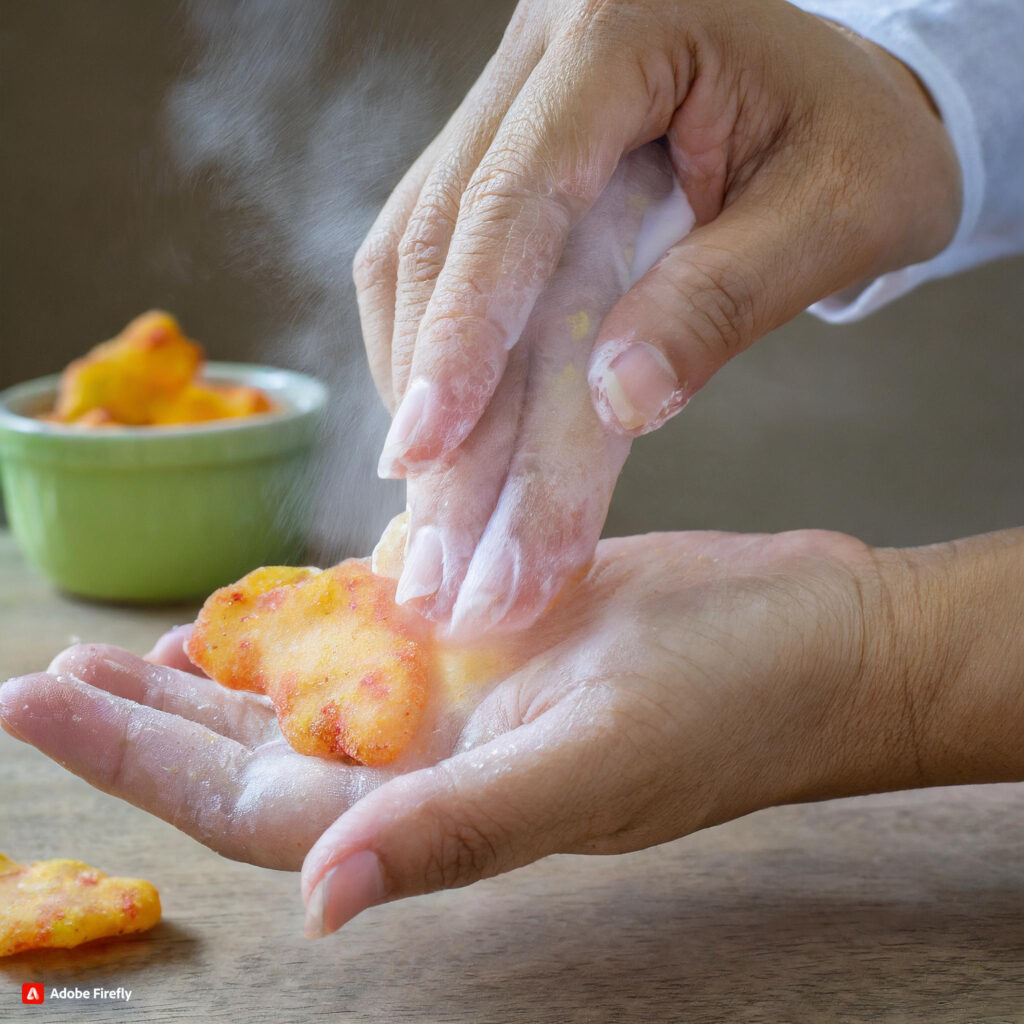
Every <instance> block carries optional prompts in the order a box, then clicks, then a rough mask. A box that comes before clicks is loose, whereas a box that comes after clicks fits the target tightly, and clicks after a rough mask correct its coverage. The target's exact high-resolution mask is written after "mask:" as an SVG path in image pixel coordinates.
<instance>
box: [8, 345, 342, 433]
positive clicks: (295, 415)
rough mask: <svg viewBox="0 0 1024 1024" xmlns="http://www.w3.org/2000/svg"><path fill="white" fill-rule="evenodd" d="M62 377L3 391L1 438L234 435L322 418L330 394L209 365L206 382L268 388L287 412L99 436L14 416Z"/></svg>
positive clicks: (305, 378)
mask: <svg viewBox="0 0 1024 1024" xmlns="http://www.w3.org/2000/svg"><path fill="white" fill-rule="evenodd" d="M60 376H61V375H60V374H59V373H51V374H47V375H46V376H44V377H35V378H33V379H32V380H27V381H22V382H21V383H19V384H13V385H12V386H11V387H9V388H6V389H5V390H3V391H0V432H9V433H15V434H34V435H38V436H46V437H52V438H55V439H56V438H74V440H75V441H76V442H78V443H89V442H92V441H103V442H104V443H106V444H117V443H129V442H135V443H137V442H139V441H140V440H143V439H146V440H151V441H160V440H164V439H167V440H170V439H171V438H179V437H196V436H202V435H208V434H209V435H215V434H225V433H234V432H241V431H245V430H253V429H257V428H261V427H266V426H270V425H271V424H284V423H289V422H294V421H296V420H301V419H304V418H306V417H308V416H309V415H311V414H316V413H318V412H320V410H322V409H323V407H324V406H325V405H326V403H327V398H328V394H329V392H328V388H327V385H326V384H325V383H324V382H323V381H322V380H320V379H319V378H317V377H313V376H311V375H310V374H308V373H301V372H300V371H298V370H286V369H283V368H281V367H277V366H269V365H267V364H264V363H235V362H207V363H205V364H204V365H203V368H202V377H203V378H208V379H212V380H216V381H218V382H222V381H227V382H231V383H235V384H239V385H243V386H246V387H262V388H264V389H267V390H269V391H271V397H272V398H275V399H278V400H279V401H281V402H283V403H285V408H281V409H274V410H272V411H270V412H264V413H255V414H253V415H251V416H238V417H233V418H225V419H219V420H205V421H202V422H199V423H182V424H174V425H170V426H110V427H103V428H102V429H98V430H90V429H83V428H82V427H79V426H75V425H74V424H73V423H52V422H49V421H47V420H40V419H37V418H36V417H35V416H26V415H23V414H22V413H18V412H14V411H13V410H12V409H11V408H10V406H11V403H12V402H17V401H24V400H26V399H32V398H39V397H41V396H43V395H45V394H46V393H47V392H48V391H52V392H54V393H55V392H56V390H57V385H58V382H59V381H60ZM275 379H276V380H277V381H278V382H280V383H279V384H278V388H279V389H280V394H277V393H275V392H274V388H273V382H274V380H275Z"/></svg>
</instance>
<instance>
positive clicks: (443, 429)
mask: <svg viewBox="0 0 1024 1024" xmlns="http://www.w3.org/2000/svg"><path fill="white" fill-rule="evenodd" d="M662 136H664V137H665V140H666V142H667V146H666V151H667V161H668V163H669V165H670V170H671V172H672V173H674V176H675V177H676V179H677V180H678V181H679V182H680V183H681V185H682V187H683V189H684V190H685V194H686V198H687V199H688V201H689V204H690V206H691V207H692V210H693V213H694V215H695V217H696V224H697V227H696V230H694V231H693V232H692V233H690V234H689V235H688V236H687V237H686V238H685V239H682V240H679V236H680V235H681V234H682V233H683V232H682V231H681V230H670V231H668V232H667V233H666V234H664V235H663V236H662V237H661V238H660V247H661V250H664V249H665V248H666V247H668V251H667V252H666V253H665V255H664V256H663V258H662V259H661V260H660V261H658V262H657V264H656V265H655V266H654V267H653V268H651V269H650V270H649V271H648V272H647V273H645V274H644V275H643V276H642V277H641V279H640V280H639V281H638V282H637V283H636V284H634V285H633V287H631V288H629V289H628V291H626V293H625V295H622V296H621V298H620V295H621V293H622V291H624V290H625V287H626V285H628V284H629V281H628V280H627V281H625V282H623V283H622V284H621V285H619V286H618V287H616V285H615V282H614V281H612V282H611V283H609V281H608V280H607V279H606V280H604V281H600V282H598V281H595V284H599V285H600V287H599V288H596V289H595V290H596V291H599V292H600V294H601V295H603V296H604V298H605V300H606V304H605V305H604V307H603V308H600V309H598V310H597V312H598V316H597V320H596V322H595V323H594V324H593V326H592V330H591V331H590V332H588V333H587V334H586V336H585V337H584V338H582V339H581V340H580V342H579V344H578V346H577V350H576V351H574V352H573V353H572V355H571V360H570V361H571V362H572V363H573V365H574V366H576V367H577V368H578V369H579V370H580V371H581V374H582V376H587V375H589V392H590V394H589V398H592V400H593V402H594V405H595V407H596V409H597V414H598V415H599V416H600V418H601V420H602V421H603V423H604V425H605V426H606V427H607V429H608V431H609V432H611V434H612V435H614V436H616V437H618V438H620V439H621V441H620V443H619V444H618V446H616V444H615V442H614V441H612V440H609V439H607V438H605V437H601V436H599V435H597V434H596V433H595V432H594V430H593V424H591V423H589V422H588V420H587V415H588V414H587V412H586V411H585V406H586V404H587V402H588V394H587V390H588V389H587V387H586V386H581V387H580V388H579V389H578V393H577V392H576V391H573V392H572V393H571V394H569V395H568V396H566V394H564V393H561V392H559V390H558V388H557V387H555V383H554V382H555V381H556V379H557V377H558V372H559V371H560V370H562V369H563V368H564V365H565V363H566V358H565V353H564V351H563V352H558V351H557V350H558V348H559V345H560V336H559V334H558V330H557V324H555V323H554V321H553V320H552V318H551V317H550V316H546V315H545V314H544V311H543V309H541V308H538V306H537V303H538V299H539V298H540V297H541V296H542V295H545V290H546V289H548V288H549V286H550V285H551V284H552V279H553V276H555V275H556V270H557V268H559V264H560V261H563V257H565V259H564V261H563V263H562V266H563V269H564V268H570V269H571V266H572V258H571V254H566V253H565V252H564V248H565V245H566V241H567V239H568V238H569V237H570V232H571V231H572V230H573V229H574V228H575V227H576V226H578V225H579V224H580V221H581V219H582V218H583V217H584V215H585V214H586V212H587V211H588V210H590V209H591V207H592V206H593V205H594V204H595V202H597V200H598V198H599V197H600V196H601V195H602V193H604V191H605V189H606V187H607V186H608V183H609V182H610V180H611V178H612V175H613V172H614V171H615V169H616V167H617V166H618V165H619V164H620V162H621V161H622V159H623V158H624V157H625V156H626V155H627V154H629V153H630V152H632V151H634V150H636V149H637V148H638V147H641V146H643V145H644V144H645V143H647V142H650V141H651V140H654V139H658V138H659V137H662ZM958 181H959V179H958V168H957V165H956V158H955V154H954V152H953V149H952V145H951V143H950V140H949V138H948V136H947V134H946V132H945V130H944V128H943V126H942V124H941V122H940V120H939V118H938V117H937V115H936V113H935V111H934V110H933V108H932V106H931V104H930V101H929V99H928V97H927V96H926V95H925V93H924V92H923V90H922V89H921V87H920V86H919V84H918V83H917V81H916V79H914V77H913V76H912V75H911V73H910V72H908V71H907V69H906V68H905V67H904V66H903V65H902V64H900V63H899V62H898V61H897V60H896V59H895V58H893V57H891V56H889V55H888V54H886V53H885V52H884V51H882V50H880V49H878V48H877V47H875V46H873V45H872V44H870V43H867V42H865V41H863V40H860V39H858V38H857V37H855V36H853V35H852V34H850V33H847V32H845V31H844V30H841V29H839V28H837V27H835V26H833V25H831V24H829V23H826V22H824V21H822V20H820V19H818V18H816V17H813V16H811V15H808V14H806V13H804V12H802V11H800V10H798V9H797V8H794V7H792V6H791V5H789V4H787V3H784V2H783V0H731V2H728V3H722V2H718V0H694V2H689V3H686V4H679V3H664V4H653V5H652V4H650V3H647V2H640V0H620V2H616V3H611V4H609V3H604V2H599V0H578V2H575V3H569V4H566V3H555V2H551V0H524V2H522V3H521V4H520V6H519V8H518V9H517V11H516V14H515V16H514V18H513V20H512V23H511V24H510V26H509V29H508V31H507V33H506V36H505V38H504V40H503V41H502V44H501V46H500V47H499V50H498V52H497V53H496V54H495V56H494V57H493V58H492V60H491V61H490V63H489V64H488V66H487V68H486V69H485V70H484V72H483V74H482V75H481V77H480V79H479V81H478V82H477V83H476V85H475V86H474V87H473V89H472V90H471V91H470V93H469V95H468V96H467V97H466V99H465V101H464V102H463V104H462V106H461V107H460V108H459V110H458V111H457V112H456V113H455V115H454V116H453V117H452V119H451V120H450V121H449V123H448V125H447V126H446V127H445V129H444V130H443V131H442V133H441V134H440V135H439V136H438V138H437V139H435V140H434V142H433V143H432V144H431V145H430V146H429V147H428V149H427V150H426V151H425V152H424V154H423V155H422V157H421V158H420V159H419V160H418V161H417V162H416V164H415V165H414V166H413V168H412V169H411V170H410V171H409V173H408V174H407V175H406V177H405V179H403V181H402V182H401V184H400V185H399V186H398V188H397V189H396V190H395V192H394V194H393V195H392V197H391V199H390V200H389V202H388V203H387V205H386V206H385V208H384V210H383V211H382V213H381V215H380V217H379V218H378V221H377V223H376V224H375V226H374V228H373V230H372V231H371V232H370V235H369V237H368V238H367V240H366V242H365V243H364V245H363V247H362V249H361V250H360V253H359V255H358V256H357V260H356V268H355V269H356V282H357V291H358V297H359V305H360V312H361V315H362V320H363V330H364V337H365V339H366V345H367V351H368V355H369V359H370V364H371V368H372V369H373V372H374V378H375V380H376V382H377V386H378V388H379V390H380V392H381V394H382V396H383V397H384V399H385V401H386V402H387V403H388V405H389V407H391V408H392V409H395V410H396V414H395V419H394V422H393V425H392V429H391V431H390V433H389V436H388V441H387V443H386V447H385V453H384V457H383V458H382V472H384V473H386V474H390V475H408V476H410V478H411V479H412V480H413V488H412V489H413V493H412V494H411V495H410V502H411V505H412V508H413V518H412V525H411V534H410V536H411V539H412V542H413V543H414V544H415V541H416V537H417V535H418V534H420V533H421V530H422V539H421V542H420V550H419V554H418V557H417V558H416V559H410V564H415V565H417V566H418V571H417V572H416V573H415V574H414V573H413V572H412V570H411V569H410V571H409V574H408V577H407V580H406V585H405V587H404V588H403V591H402V593H403V596H404V597H408V598H410V599H412V600H416V601H419V602H420V603H421V605H422V608H421V610H423V611H424V612H425V613H426V614H429V615H431V616H433V617H435V618H438V619H442V620H446V619H448V618H449V616H451V615H452V612H453V609H454V613H455V617H456V620H462V621H463V625H465V626H467V627H469V628H470V630H471V631H477V632H479V631H480V630H482V629H486V628H490V627H494V626H496V625H499V624H500V625H519V626H521V625H523V624H524V623H527V622H529V621H530V620H531V619H532V618H533V617H535V616H536V615H537V614H539V612H540V610H542V608H543V607H544V605H545V603H546V600H547V599H549V598H550V596H551V592H552V591H554V590H557V588H558V586H559V585H560V584H561V583H562V582H564V580H565V579H566V578H567V577H568V576H569V575H571V573H572V572H573V571H574V570H575V569H577V568H579V567H580V565H581V564H585V562H586V559H587V558H589V556H590V552H591V551H592V549H593V545H594V543H595V542H596V538H597V536H598V532H599V530H600V525H601V523H602V522H603V519H604V514H605V512H606V510H607V502H608V497H609V496H610V493H611V485H612V483H614V480H615V477H616V476H617V473H618V469H619V468H620V466H621V462H622V460H623V459H624V458H625V454H626V452H627V451H628V447H626V441H627V439H628V437H630V436H633V435H636V434H639V433H643V432H645V431H648V430H651V429H653V428H655V427H657V426H659V425H660V424H661V423H663V422H664V421H665V419H666V418H668V417H669V416H671V415H673V414H674V413H676V412H678V411H679V410H680V409H681V408H682V407H683V405H684V404H685V403H686V402H687V401H688V399H689V398H690V397H691V396H692V395H693V394H694V393H695V392H696V391H697V390H698V389H699V388H700V387H702V386H703V384H704V383H705V382H706V381H707V380H708V379H709V378H710V377H711V375H712V374H713V373H714V372H715V371H716V370H717V369H718V368H719V367H721V366H722V365H723V364H724V363H725V362H726V361H727V360H728V359H729V358H731V357H732V356H733V355H735V354H736V353H737V352H739V351H740V350H742V349H743V348H744V347H746V346H748V345H749V344H751V343H752V342H753V341H754V340H756V339H757V338H759V337H760V336H761V335H763V334H764V333H766V332H767V331H768V330H770V329H771V328H773V327H775V326H777V325H778V324H781V323H782V322H784V321H786V320H788V319H789V318H791V317H792V316H794V315H795V314H796V313H798V312H799V311H800V310H802V309H804V308H805V307H806V306H807V305H809V304H810V303H812V302H814V301H816V300H817V299H820V298H823V297H824V296H826V295H829V294H832V293H834V292H836V291H839V290H841V289H843V288H846V287H848V286H851V285H853V284H855V283H857V282H858V281H860V280H862V279H864V278H865V277H867V276H869V275H875V274H879V273H881V272H884V271H887V270H890V269H893V268H895V267H898V266H902V265H905V264H909V263H913V262H918V261H921V260H924V259H927V258H928V257H930V256H931V255H933V254H935V253H936V252H938V251H939V250H940V249H941V248H942V247H943V246H944V245H945V244H946V243H947V242H948V241H949V239H950V238H951V237H952V234H953V231H954V228H955V224H956V220H957V216H958V212H959V187H958ZM604 201H605V203H606V205H607V206H609V207H610V208H615V207H616V202H621V197H620V199H619V200H618V201H611V200H604ZM590 223H591V225H593V223H594V221H593V220H591V221H590ZM649 227H651V228H652V229H656V225H649ZM583 230H585V226H584V228H583ZM629 230H634V231H635V226H632V227H629ZM655 235H656V231H655ZM620 237H621V236H620ZM672 242H675V243H676V244H672V245H669V243H672ZM627 244H632V243H631V242H627ZM591 256H592V259H591V261H590V268H599V267H600V262H601V258H602V257H603V251H602V250H600V249H595V250H594V251H593V252H592V253H591ZM607 258H608V261H609V267H608V269H607V271H606V278H607V276H608V275H611V277H612V278H614V275H615V267H614V263H615V261H616V259H617V254H616V253H615V252H614V251H612V252H610V253H609V254H608V257H607ZM578 280H579V275H577V276H576V277H575V278H570V283H572V282H578ZM562 293H563V294H562V297H561V298H555V299H554V304H555V305H556V306H564V307H566V308H568V307H569V306H570V305H571V297H572V296H571V287H569V288H567V287H563V288H562ZM616 299H617V300H618V301H615V300H616ZM550 301H551V300H549V298H548V296H547V295H545V298H544V300H542V305H543V303H544V302H547V303H549V304H550ZM609 307H611V308H610V309H609ZM531 318H532V319H531ZM549 352H550V353H551V354H552V356H551V358H549ZM549 362H553V363H554V364H555V365H554V366H551V365H548V363H549ZM567 414H568V416H569V419H571V420H572V421H573V422H579V423H583V424H584V425H585V428H586V429H585V431H584V435H585V437H584V440H583V442H582V443H579V442H578V440H577V439H576V438H573V439H571V440H567V439H566V438H565V436H564V429H563V420H564V419H565V417H566V415H567ZM591 415H592V414H591ZM545 424H546V429H544V425H545ZM467 438H468V439H469V442H467ZM460 446H461V447H460ZM471 448H472V451H471ZM452 453H454V455H453V454H452ZM567 464H568V465H571V466H580V467H582V468H581V469H580V472H579V475H578V476H579V478H578V479H576V478H571V479H569V480H568V481H565V482H562V480H561V472H562V469H563V468H564V466H565V465H567ZM506 479H508V480H510V481H512V482H513V484H515V483H518V482H522V481H525V480H529V481H531V482H532V486H531V487H529V488H526V487H519V489H518V490H517V489H516V487H514V486H512V487H509V486H504V481H506ZM453 481H454V482H453ZM549 522H550V523H551V524H552V525H551V528H550V529H549V530H547V531H546V527H547V524H548V523H549ZM566 524H570V525H571V524H580V525H579V526H578V528H577V529H575V530H573V529H568V528H567V525H566ZM425 527H430V528H431V529H423V528H425ZM545 531H546V532H545ZM545 540H547V541H548V543H544V541H545ZM412 551H413V549H412V548H410V554H412ZM502 551H504V552H505V553H504V554H501V552H502ZM580 552H584V553H583V554H582V555H581V554H580ZM464 583H465V586H464ZM463 589H464V590H465V593H462V592H461V591H462V590H463ZM495 594H501V595H506V596H507V597H508V600H509V604H508V606H501V604H500V601H497V602H496V601H495V599H494V595H495ZM459 602H460V603H461V606H460V605H459Z"/></svg>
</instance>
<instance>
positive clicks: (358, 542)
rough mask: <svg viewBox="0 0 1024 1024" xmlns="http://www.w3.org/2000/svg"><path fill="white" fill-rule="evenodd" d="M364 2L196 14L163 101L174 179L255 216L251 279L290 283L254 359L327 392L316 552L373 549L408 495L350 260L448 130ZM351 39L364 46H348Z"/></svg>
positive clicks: (430, 95) (244, 239) (209, 8)
mask: <svg viewBox="0 0 1024 1024" xmlns="http://www.w3.org/2000/svg"><path fill="white" fill-rule="evenodd" d="M360 8H363V9H364V10H365V6H364V5H362V4H361V3H360V2H359V0H303V2H302V3H281V2H280V0H245V2H240V3H232V4H225V3H211V2H209V0H205V2H204V0H195V2H192V3H190V4H188V5H187V7H186V10H187V11H188V14H189V18H190V23H191V25H192V27H193V29H194V32H195V34H196V39H197V43H198V51H197V61H196V63H195V65H194V67H193V68H192V70H191V72H190V73H189V74H188V75H187V76H186V77H185V78H183V79H182V80H181V81H180V82H179V83H178V84H177V85H176V86H175V87H174V88H173V89H172V90H171V92H170V94H169V97H168V104H167V111H166V118H167V125H166V127H167V139H168V144H169V146H170V149H171V153H172V157H173V159H174V162H175V164H176V165H177V168H178V170H179V171H180V172H181V173H182V174H183V175H184V176H186V178H190V179H193V180H196V179H200V178H212V180H213V181H214V182H215V183H216V186H217V188H218V190H220V192H221V193H222V195H223V199H224V202H225V204H226V205H228V206H230V207H231V208H233V209H235V210H238V211H241V212H242V213H244V214H246V216H245V217H244V218H243V220H244V224H245V227H244V228H241V229H240V232H241V233H240V235H239V237H238V239H237V240H236V244H237V246H238V252H239V256H240V259H241V260H243V261H245V262H246V263H249V264H250V265H251V267H252V269H253V270H254V271H255V270H260V271H261V272H264V273H266V272H267V271H269V272H270V273H271V274H272V275H273V276H275V277H280V278H281V279H283V281H282V283H283V284H284V285H286V288H285V289H284V290H285V291H286V292H287V294H288V295H290V296H291V298H292V301H291V302H290V304H289V312H290V315H291V323H290V324H289V325H288V327H287V329H286V330H285V331H284V332H282V333H280V334H278V336H276V337H271V338H268V339H267V342H266V344H265V346H264V348H263V350H262V351H261V352H260V353H259V354H258V356H257V357H256V358H258V359H260V360H261V361H265V362H268V363H271V364H274V365H278V366H286V367H290V368H293V369H297V370H303V371H306V372H309V373H312V374H314V375H316V376H319V377H321V378H322V379H324V380H325V381H326V382H327V383H328V385H329V386H330V388H331V391H332V400H331V403H330V409H329V413H328V416H327V417H326V421H325V427H324V429H325V437H324V441H323V443H322V444H321V446H320V449H321V455H320V456H319V462H318V465H317V469H316V478H317V486H316V489H315V492H314V493H313V494H306V495H296V499H295V500H296V501H297V502H314V503H315V504H314V509H313V513H314V522H315V529H314V539H313V547H314V551H313V552H312V554H313V556H314V557H315V558H316V559H317V560H319V561H321V562H327V561H329V560H333V559H336V558H338V557H341V556H344V555H349V554H366V553H367V552H369V551H370V549H371V548H372V546H373V544H374V543H375V542H376V540H377V538H378V537H379V535H380V532H381V530H382V529H383V527H384V525H385V524H386V522H387V521H388V519H389V518H390V517H391V515H392V514H394V512H396V511H398V509H399V508H400V507H401V506H402V504H403V500H404V496H403V492H404V488H403V487H401V486H400V485H397V484H394V483H390V484H388V483H383V482H381V481H378V480H377V478H376V473H375V466H376V460H377V454H378V451H379V447H380V443H381V441H382V439H383V436H384V433H385V431H386V428H387V415H386V413H385V412H384V409H383V406H382V405H381V403H380V401H379V399H378V398H377V395H376V392H375V391H374V388H373V385H372V382H371V380H370V375H369V372H368V370H367V368H366V362H365V357H364V354H363V346H362V338H361V334H360V330H359V318H358V313H357V310H356V303H355V293H354V289H353V286H352V283H351V264H352V257H353V255H354V253H355V250H356V248H357V247H358V245H359V243H360V242H361V241H362V239H363V237H364V236H365V234H366V231H367V229H368V228H369V226H370V224H371V223H372V221H373V218H374V216H375V215H376V213H377V211H378V210H379V208H380V206H381V205H382V204H383V202H384V200H385V198H386V196H387V194H388V192H389V191H390V189H391V187H392V186H393V185H394V184H395V182H397V180H398V179H399V177H400V176H401V174H402V172H403V171H404V170H405V168H406V167H407V166H408V165H409V163H410V162H411V161H412V159H413V158H414V157H415V155H416V154H417V153H418V152H419V151H420V150H421V149H422V148H423V146H424V145H425V144H426V142H427V141H428V139H429V137H430V136H432V135H433V134H434V132H435V131H436V130H437V128H438V126H439V122H440V117H439V111H438V105H439V104H438V101H437V89H436V88H435V87H434V78H433V74H432V70H431V65H430V62H429V60H428V58H427V55H424V54H423V53H421V52H419V51H417V50H414V49H412V48H411V47H410V48H405V47H403V48H397V49H396V48H395V47H394V45H393V44H392V45H391V46H390V48H389V47H388V46H387V45H386V44H385V42H384V38H383V37H382V36H381V35H380V34H377V35H375V36H371V37H370V38H369V40H368V39H367V37H366V34H365V32H356V33H352V32H351V31H346V26H351V25H353V24H354V23H355V21H356V18H357V14H358V13H359V10H360ZM353 35H354V37H355V38H354V39H353V38H352V37H353Z"/></svg>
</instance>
